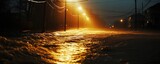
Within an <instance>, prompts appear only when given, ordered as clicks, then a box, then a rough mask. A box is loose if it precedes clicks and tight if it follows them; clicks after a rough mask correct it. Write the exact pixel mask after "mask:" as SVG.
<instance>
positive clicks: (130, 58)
mask: <svg viewBox="0 0 160 64" xmlns="http://www.w3.org/2000/svg"><path fill="white" fill-rule="evenodd" d="M151 37H154V38H151ZM145 39H147V41H145ZM159 39H160V38H159V36H158V35H154V34H145V33H138V32H137V33H133V32H124V31H103V30H88V29H80V30H68V31H66V32H64V31H58V32H52V33H32V34H31V33H26V34H22V35H20V36H17V37H5V36H1V37H0V50H1V51H0V57H1V58H0V64H8V63H9V64H10V63H11V64H145V63H147V62H146V60H147V61H150V62H152V60H151V59H154V61H157V60H158V59H159V57H156V58H155V57H153V56H154V55H156V56H157V55H158V54H159V52H160V50H159V45H160V44H159V42H160V41H159ZM153 43H154V44H153ZM151 51H152V52H151ZM148 54H150V55H148ZM146 55H147V57H146ZM158 56H159V55H158ZM151 64H152V63H151ZM154 64H156V63H154Z"/></svg>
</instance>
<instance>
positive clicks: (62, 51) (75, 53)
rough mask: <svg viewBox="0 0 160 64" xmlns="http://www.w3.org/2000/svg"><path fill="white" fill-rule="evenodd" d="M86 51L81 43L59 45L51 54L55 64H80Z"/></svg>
mask: <svg viewBox="0 0 160 64" xmlns="http://www.w3.org/2000/svg"><path fill="white" fill-rule="evenodd" d="M86 52H87V50H86V47H85V46H84V45H83V44H82V43H74V42H71V43H64V44H59V47H58V48H57V50H56V51H54V52H52V55H53V57H54V62H55V64H81V62H82V61H83V60H84V59H85V54H86Z"/></svg>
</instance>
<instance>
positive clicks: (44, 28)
mask: <svg viewBox="0 0 160 64" xmlns="http://www.w3.org/2000/svg"><path fill="white" fill-rule="evenodd" d="M43 8H44V9H43V22H42V32H45V31H46V2H45V3H44V7H43Z"/></svg>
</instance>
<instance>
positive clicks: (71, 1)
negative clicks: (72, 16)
mask: <svg viewBox="0 0 160 64" xmlns="http://www.w3.org/2000/svg"><path fill="white" fill-rule="evenodd" d="M84 1H88V0H65V15H64V18H65V19H64V31H66V23H67V10H66V9H67V2H70V3H77V2H84ZM78 9H79V10H82V7H78ZM78 14H79V13H78ZM78 25H79V15H78ZM78 28H79V27H78Z"/></svg>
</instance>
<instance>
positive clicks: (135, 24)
mask: <svg viewBox="0 0 160 64" xmlns="http://www.w3.org/2000/svg"><path fill="white" fill-rule="evenodd" d="M134 28H135V29H137V0H135V23H134Z"/></svg>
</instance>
